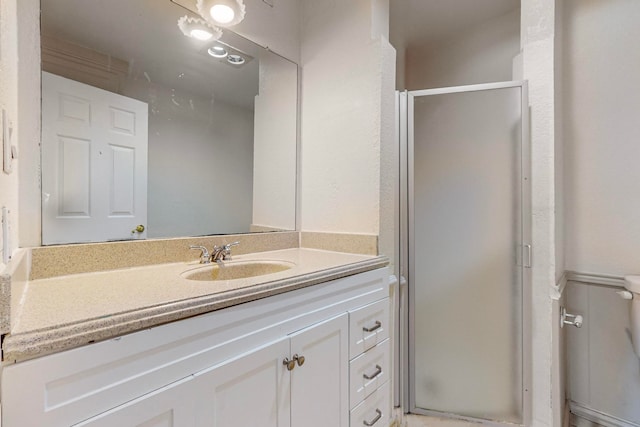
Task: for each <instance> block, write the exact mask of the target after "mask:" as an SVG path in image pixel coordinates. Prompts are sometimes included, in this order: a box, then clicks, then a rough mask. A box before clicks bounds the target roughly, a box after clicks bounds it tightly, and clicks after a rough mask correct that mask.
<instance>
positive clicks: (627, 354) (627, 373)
mask: <svg viewBox="0 0 640 427" xmlns="http://www.w3.org/2000/svg"><path fill="white" fill-rule="evenodd" d="M567 299H568V302H567V309H568V310H569V312H570V313H578V314H582V315H584V324H583V326H582V328H581V329H575V328H567V331H566V332H567V347H568V360H569V372H568V386H569V398H570V399H571V401H572V409H573V410H574V411H576V412H582V413H583V414H585V415H587V416H593V415H597V416H598V417H604V419H603V421H604V420H606V419H607V417H615V418H617V419H618V420H624V421H625V422H627V423H635V424H634V425H640V404H638V402H639V401H640V362H639V361H638V357H637V356H636V355H635V353H634V352H633V346H632V343H631V339H630V337H629V327H630V325H629V304H630V302H629V301H626V300H623V299H622V298H620V296H618V295H617V294H616V289H612V288H608V287H603V286H597V285H587V284H584V283H577V282H569V285H568V286H567ZM591 411H594V412H591ZM609 421H613V420H612V419H609ZM605 425H606V424H605ZM614 425H624V424H620V423H616V424H614Z"/></svg>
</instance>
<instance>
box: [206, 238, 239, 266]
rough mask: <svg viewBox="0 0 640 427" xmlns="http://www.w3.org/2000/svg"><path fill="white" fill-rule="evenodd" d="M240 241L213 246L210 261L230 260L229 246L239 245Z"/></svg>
mask: <svg viewBox="0 0 640 427" xmlns="http://www.w3.org/2000/svg"><path fill="white" fill-rule="evenodd" d="M239 244H240V242H233V243H227V244H226V245H223V246H214V247H213V252H212V253H211V261H215V262H218V261H229V260H231V247H232V246H237V245H239Z"/></svg>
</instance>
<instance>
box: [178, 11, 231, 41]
mask: <svg viewBox="0 0 640 427" xmlns="http://www.w3.org/2000/svg"><path fill="white" fill-rule="evenodd" d="M178 28H180V30H181V31H182V33H183V34H184V35H185V36H187V37H192V38H194V39H196V40H202V41H207V40H209V41H210V40H218V39H219V38H220V37H221V36H222V31H220V29H219V28H215V27H212V26H211V25H209V24H208V23H207V22H206V21H203V20H202V19H199V18H191V17H189V16H187V15H185V16H183V17H182V18H180V19H178Z"/></svg>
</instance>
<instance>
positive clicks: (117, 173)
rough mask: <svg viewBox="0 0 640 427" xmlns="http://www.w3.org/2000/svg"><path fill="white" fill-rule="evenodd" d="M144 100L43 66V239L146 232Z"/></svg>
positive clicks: (52, 240)
mask: <svg viewBox="0 0 640 427" xmlns="http://www.w3.org/2000/svg"><path fill="white" fill-rule="evenodd" d="M147 143H148V106H147V104H146V103H144V102H140V101H138V100H135V99H131V98H127V97H125V96H122V95H117V94H115V93H111V92H107V91H105V90H102V89H97V88H94V87H92V86H89V85H86V84H83V83H78V82H75V81H73V80H69V79H66V78H63V77H59V76H56V75H54V74H50V73H46V72H45V73H42V159H43V160H42V244H44V245H49V244H56V243H71V242H74V243H75V242H100V241H105V240H124V239H132V238H144V237H146V230H145V231H142V232H137V231H133V230H135V229H136V227H137V226H138V225H140V224H141V225H145V226H146V223H147Z"/></svg>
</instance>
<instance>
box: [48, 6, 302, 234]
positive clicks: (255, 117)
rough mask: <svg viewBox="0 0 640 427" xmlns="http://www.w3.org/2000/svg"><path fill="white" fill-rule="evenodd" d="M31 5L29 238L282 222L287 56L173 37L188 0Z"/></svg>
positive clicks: (287, 191)
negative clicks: (35, 66)
mask: <svg viewBox="0 0 640 427" xmlns="http://www.w3.org/2000/svg"><path fill="white" fill-rule="evenodd" d="M190 9H191V10H190ZM41 11H42V15H41V22H42V30H41V34H42V35H41V42H42V43H41V44H42V228H43V232H42V233H43V234H42V242H43V244H45V245H48V244H60V243H75V242H98V241H112V240H126V239H143V238H168V237H181V236H203V235H212V234H232V233H247V232H260V231H274V230H293V229H295V227H296V224H295V216H296V166H297V154H296V147H297V122H298V120H297V110H298V108H297V102H298V96H297V95H298V80H297V79H298V70H297V65H296V64H295V63H293V62H291V61H289V60H287V59H285V58H283V57H281V56H279V55H277V54H275V53H273V52H271V51H269V50H268V49H265V48H263V47H261V46H259V45H257V44H255V43H253V42H251V41H250V40H247V39H245V38H243V37H241V36H239V35H237V34H235V33H233V32H232V31H230V30H228V29H224V30H223V35H222V37H221V38H220V39H219V40H216V41H213V42H210V41H201V40H198V39H196V38H191V37H187V36H185V35H184V34H183V33H182V32H181V30H180V29H179V28H178V26H177V21H178V19H179V18H180V17H181V16H184V15H189V16H193V17H196V16H197V15H196V14H195V13H193V12H192V11H195V0H109V1H108V2H105V1H104V0H41ZM247 13H248V14H249V13H251V10H250V9H249V10H247Z"/></svg>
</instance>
